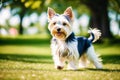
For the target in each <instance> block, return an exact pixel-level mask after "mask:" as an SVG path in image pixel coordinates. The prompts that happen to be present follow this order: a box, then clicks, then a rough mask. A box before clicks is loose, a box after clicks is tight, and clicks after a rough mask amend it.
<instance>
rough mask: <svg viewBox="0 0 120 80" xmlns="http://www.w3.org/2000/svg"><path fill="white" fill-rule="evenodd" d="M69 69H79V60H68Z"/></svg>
mask: <svg viewBox="0 0 120 80" xmlns="http://www.w3.org/2000/svg"><path fill="white" fill-rule="evenodd" d="M67 69H68V70H77V61H74V60H70V61H69V62H68V67H67Z"/></svg>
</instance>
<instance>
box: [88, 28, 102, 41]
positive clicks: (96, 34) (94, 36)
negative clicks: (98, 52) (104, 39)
mask: <svg viewBox="0 0 120 80" xmlns="http://www.w3.org/2000/svg"><path fill="white" fill-rule="evenodd" d="M88 33H90V37H89V38H88V39H89V40H90V41H91V42H95V41H97V40H98V39H99V38H100V36H101V32H100V30H99V29H97V28H94V29H90V30H89V31H88Z"/></svg>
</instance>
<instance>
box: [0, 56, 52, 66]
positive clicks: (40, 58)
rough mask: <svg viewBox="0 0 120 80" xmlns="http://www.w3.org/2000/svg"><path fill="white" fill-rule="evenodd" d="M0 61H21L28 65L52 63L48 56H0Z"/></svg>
mask: <svg viewBox="0 0 120 80" xmlns="http://www.w3.org/2000/svg"><path fill="white" fill-rule="evenodd" d="M0 60H11V61H22V62H29V63H49V64H51V63H53V62H52V57H51V56H49V55H21V54H0Z"/></svg>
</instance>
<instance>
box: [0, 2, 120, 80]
mask: <svg viewBox="0 0 120 80" xmlns="http://www.w3.org/2000/svg"><path fill="white" fill-rule="evenodd" d="M69 6H71V7H72V8H73V12H74V15H75V19H74V23H73V31H74V32H75V34H76V35H79V36H89V35H88V33H87V31H88V29H89V28H98V29H100V30H101V32H102V37H101V40H100V41H98V43H97V44H94V46H95V49H96V51H97V52H98V53H99V54H100V55H101V57H102V59H103V66H104V67H103V70H95V69H93V67H92V65H90V66H89V68H87V69H86V70H84V69H83V70H78V71H75V72H74V71H66V70H63V71H56V70H55V69H54V65H53V61H52V57H51V50H50V39H51V36H50V33H49V31H48V29H47V25H48V21H47V8H48V7H51V8H53V9H54V10H55V11H56V12H57V13H61V14H62V13H63V12H64V10H65V9H66V8H67V7H69ZM45 73H46V74H45ZM51 74H52V75H51ZM71 74H73V75H71ZM81 75H82V77H81ZM105 75H106V76H105ZM119 75H120V0H0V79H1V80H88V79H89V80H110V79H111V80H120V76H119ZM78 76H80V77H78ZM103 76H104V78H103ZM48 77H49V79H48Z"/></svg>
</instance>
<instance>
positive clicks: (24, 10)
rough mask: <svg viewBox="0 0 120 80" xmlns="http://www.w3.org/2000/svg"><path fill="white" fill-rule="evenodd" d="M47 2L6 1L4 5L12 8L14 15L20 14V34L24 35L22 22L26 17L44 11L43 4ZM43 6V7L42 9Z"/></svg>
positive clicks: (30, 0) (41, 0)
mask: <svg viewBox="0 0 120 80" xmlns="http://www.w3.org/2000/svg"><path fill="white" fill-rule="evenodd" d="M44 2H45V0H39V1H38V0H35V1H34V0H10V1H9V0H4V1H3V4H7V6H10V8H11V12H12V13H13V15H16V14H18V15H19V17H20V26H19V34H23V26H22V21H23V18H24V17H25V16H26V15H29V14H31V13H33V11H34V12H37V13H40V12H41V11H42V10H43V8H42V7H43V4H44ZM41 6H42V7H41Z"/></svg>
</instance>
